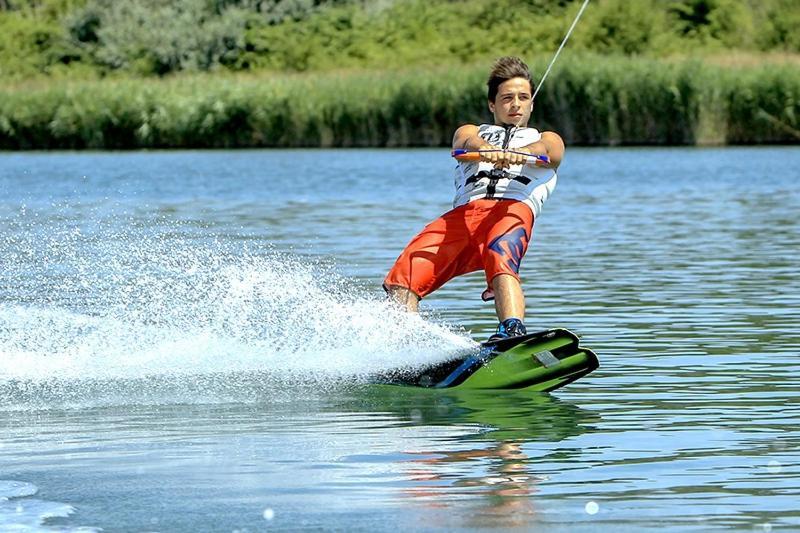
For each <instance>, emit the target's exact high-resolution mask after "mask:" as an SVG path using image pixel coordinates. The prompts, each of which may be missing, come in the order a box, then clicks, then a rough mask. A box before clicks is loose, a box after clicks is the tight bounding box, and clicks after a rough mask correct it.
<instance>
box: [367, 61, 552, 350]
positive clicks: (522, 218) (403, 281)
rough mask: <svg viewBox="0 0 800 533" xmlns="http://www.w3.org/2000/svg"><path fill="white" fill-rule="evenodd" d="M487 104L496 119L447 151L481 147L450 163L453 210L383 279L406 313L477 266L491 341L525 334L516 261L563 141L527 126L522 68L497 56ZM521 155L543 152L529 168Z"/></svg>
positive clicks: (528, 98)
mask: <svg viewBox="0 0 800 533" xmlns="http://www.w3.org/2000/svg"><path fill="white" fill-rule="evenodd" d="M487 85H488V104H489V111H491V113H492V115H493V116H494V124H482V125H480V126H476V125H473V124H467V125H464V126H461V127H460V128H458V129H457V130H456V132H455V135H454V137H453V149H454V150H458V149H463V150H468V151H480V161H475V162H466V161H461V162H459V163H458V165H457V166H456V172H455V185H456V196H455V200H454V201H453V209H452V210H451V211H448V212H447V213H445V214H444V215H442V216H441V217H439V218H437V219H436V220H434V221H433V222H431V223H430V224H428V225H427V226H425V228H424V229H423V230H422V231H421V232H420V233H419V234H418V235H417V236H416V237H414V238H413V239H412V240H411V242H410V243H409V244H408V246H407V247H406V249H405V250H403V253H402V254H400V257H399V258H398V259H397V262H396V263H395V264H394V266H393V267H392V269H391V270H390V271H389V273H388V274H387V275H386V278H385V279H384V283H383V287H384V289H385V290H386V292H387V293H388V295H389V297H390V298H391V299H392V300H394V301H395V302H397V303H399V304H400V305H402V306H404V307H405V308H406V309H407V310H409V311H417V310H418V308H419V301H420V300H421V299H422V298H424V297H426V296H427V295H429V294H431V293H432V292H433V291H435V290H436V289H438V288H439V287H441V286H442V285H444V284H445V283H446V282H447V281H449V280H451V279H453V278H454V277H456V276H460V275H462V274H467V273H469V272H475V271H477V270H481V269H482V270H483V271H484V272H485V273H486V283H487V289H486V290H485V291H484V292H483V295H482V298H483V299H484V301H486V300H490V299H492V298H494V300H495V310H496V311H497V317H498V319H499V321H500V325H499V326H498V327H497V332H496V333H495V334H494V335H492V336H491V337H490V339H489V340H496V339H502V338H506V337H514V336H517V335H524V334H525V333H526V329H525V325H524V323H523V320H524V318H525V297H524V295H523V293H522V286H521V285H520V280H519V273H518V272H519V265H520V261H521V260H522V257H523V256H524V255H525V251H526V250H527V248H528V243H529V241H530V238H531V232H532V231H533V222H534V220H535V218H536V217H538V216H539V213H540V211H541V208H542V204H543V203H544V201H545V200H547V198H548V197H549V196H550V194H552V192H553V189H554V188H555V186H556V180H557V176H556V169H557V168H558V165H559V164H560V163H561V159H562V158H563V156H564V142H563V141H562V140H561V137H560V136H559V135H558V134H556V133H554V132H552V131H545V132H541V133H540V132H539V131H538V130H536V129H534V128H529V127H527V126H528V120H529V119H530V116H531V111H532V110H533V98H532V96H533V92H534V91H533V82H532V81H531V75H530V72H529V70H528V66H527V65H526V64H525V63H524V62H523V61H522V60H521V59H519V58H517V57H503V58H500V59H499V60H497V62H496V63H495V64H494V66H493V68H492V71H491V73H490V74H489V81H488V83H487ZM526 154H531V155H542V156H547V158H548V161H549V162H548V163H546V164H544V165H537V166H533V165H532V164H531V163H528V164H525V163H526V161H528V157H527V155H526Z"/></svg>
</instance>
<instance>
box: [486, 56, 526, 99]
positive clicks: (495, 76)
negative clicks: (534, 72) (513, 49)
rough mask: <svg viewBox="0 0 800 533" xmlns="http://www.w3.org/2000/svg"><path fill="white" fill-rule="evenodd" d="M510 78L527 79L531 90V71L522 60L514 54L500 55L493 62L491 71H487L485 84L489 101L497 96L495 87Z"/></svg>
mask: <svg viewBox="0 0 800 533" xmlns="http://www.w3.org/2000/svg"><path fill="white" fill-rule="evenodd" d="M511 78H523V79H526V80H528V83H530V84H531V91H533V81H532V80H531V72H530V71H529V70H528V65H526V64H525V62H524V61H523V60H521V59H520V58H518V57H515V56H506V57H501V58H500V59H498V60H497V61H495V62H494V65H493V66H492V71H491V72H489V81H487V82H486V85H487V86H488V87H489V94H488V96H489V101H490V102H494V99H495V98H497V89H498V87H500V84H501V83H503V82H504V81H508V80H510V79H511Z"/></svg>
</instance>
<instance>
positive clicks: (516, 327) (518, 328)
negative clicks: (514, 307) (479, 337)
mask: <svg viewBox="0 0 800 533" xmlns="http://www.w3.org/2000/svg"><path fill="white" fill-rule="evenodd" d="M526 333H528V330H527V329H526V328H525V324H523V323H522V320H520V319H519V318H507V319H505V320H503V321H502V322H501V323H500V325H499V326H497V332H496V333H495V334H494V335H492V336H491V337H489V340H488V341H487V342H492V341H499V340H500V339H508V338H509V337H519V336H520V335H525V334H526Z"/></svg>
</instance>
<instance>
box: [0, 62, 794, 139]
mask: <svg viewBox="0 0 800 533" xmlns="http://www.w3.org/2000/svg"><path fill="white" fill-rule="evenodd" d="M532 66H533V67H534V71H535V72H541V71H542V70H543V67H544V60H543V61H541V62H537V63H536V64H535V65H532ZM485 71H486V65H481V66H480V67H471V68H462V69H459V70H444V69H427V70H417V71H401V72H392V71H378V72H369V71H364V72H344V73H324V74H304V75H285V74H281V75H272V76H270V75H263V74H262V75H258V76H254V75H251V76H244V75H242V76H231V75H195V76H186V77H174V78H167V79H163V80H143V79H110V80H101V81H85V82H76V81H66V82H61V83H60V84H58V85H56V84H55V82H52V81H51V82H49V84H48V85H41V86H40V85H36V84H35V83H34V82H29V83H28V84H23V85H6V86H0V148H2V149H63V148H66V149H85V148H99V149H122V148H236V147H300V146H336V147H357V146H444V145H447V144H449V143H450V140H451V137H452V133H453V130H454V129H455V128H456V127H457V126H458V125H460V124H463V123H467V122H482V121H487V120H489V119H490V117H489V115H488V111H487V109H486V102H485V86H484V83H485V75H486V72H485ZM533 123H534V125H536V126H538V127H540V129H553V130H555V131H558V132H560V133H561V134H562V135H563V136H564V138H565V139H566V140H567V142H568V143H569V144H583V145H617V144H624V145H630V144H664V145H693V144H730V143H735V144H751V143H796V142H798V141H800V69H798V68H796V66H795V65H791V64H787V65H765V66H758V67H723V66H714V65H709V64H703V63H700V62H692V61H688V62H677V63H671V62H664V61H661V62H656V61H652V60H636V59H624V58H599V57H583V58H570V59H569V60H565V61H564V62H562V63H561V64H560V65H558V66H557V68H556V69H554V71H553V72H552V73H551V74H550V76H549V78H548V80H547V83H546V85H545V86H544V87H543V89H542V92H540V94H539V96H538V97H537V102H536V107H535V111H534V120H533Z"/></svg>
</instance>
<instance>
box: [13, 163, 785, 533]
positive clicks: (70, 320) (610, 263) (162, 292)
mask: <svg viewBox="0 0 800 533" xmlns="http://www.w3.org/2000/svg"><path fill="white" fill-rule="evenodd" d="M452 166H453V164H452V161H451V160H450V159H449V157H448V153H447V151H446V150H331V151H323V150H307V151H301V150H297V151H218V152H205V151H183V152H137V153H126V152H117V153H4V154H0V531H68V532H74V531H95V530H99V529H102V530H104V531H164V532H172V531H179V532H184V531H185V532H194V531H240V532H241V531H262V530H267V529H283V530H296V529H303V530H320V529H334V530H342V531H373V530H382V531H385V530H397V529H401V530H408V529H412V530H413V529H418V530H428V529H431V530H436V529H438V530H453V529H455V530H459V529H461V530H466V529H470V530H472V529H478V530H494V529H505V530H520V531H530V530H538V531H605V530H614V531H640V530H646V529H650V528H653V527H659V528H662V529H664V530H671V531H713V530H729V529H740V530H747V531H767V532H768V531H783V530H786V531H790V530H794V531H797V530H800V510H798V509H799V507H798V502H800V359H799V358H798V355H799V352H800V268H799V267H798V257H800V254H799V253H798V250H799V249H800V222H798V218H799V217H798V215H799V214H800V149H798V148H795V147H783V148H724V149H621V148H618V149H570V150H569V151H568V153H567V157H566V159H565V163H564V164H563V165H562V168H561V171H560V182H559V185H558V188H557V189H556V193H555V195H554V196H553V198H552V199H551V200H550V201H549V202H548V203H547V204H546V205H545V209H544V212H543V214H542V216H541V217H540V219H539V220H537V222H536V226H535V229H534V238H533V242H532V245H531V247H530V249H529V252H528V255H527V257H526V258H525V260H524V261H523V266H522V269H521V275H522V277H523V281H524V287H525V290H526V295H527V303H528V319H527V323H528V327H529V330H537V329H544V328H547V327H554V326H560V327H567V328H569V329H571V330H573V331H575V332H576V333H578V334H579V335H580V336H581V337H582V343H583V344H584V345H586V346H588V347H591V348H592V349H594V350H595V351H596V352H597V354H598V356H599V358H600V361H601V367H600V368H599V369H598V370H597V371H595V372H594V373H592V374H591V375H589V376H587V377H585V378H583V379H581V380H579V381H578V382H576V383H573V384H571V385H569V386H567V387H566V388H564V389H561V390H559V391H556V392H555V393H553V394H549V395H548V394H532V393H528V394H525V393H520V392H511V391H501V392H484V393H480V394H478V393H473V394H467V395H465V394H463V393H452V392H451V393H447V392H443V391H427V390H415V389H407V388H393V387H379V386H370V385H368V384H366V382H367V381H368V376H369V375H370V373H373V372H376V371H380V370H382V369H383V370H385V369H387V368H392V367H396V366H399V365H410V366H414V365H423V364H425V363H426V362H429V361H433V360H439V359H443V358H446V357H448V355H449V354H452V353H453V352H454V351H456V350H461V349H464V348H465V347H470V346H471V345H472V344H471V343H472V341H471V340H470V337H472V338H475V339H478V340H480V339H484V338H485V337H486V336H487V335H488V334H489V333H490V332H491V331H492V330H493V329H494V327H495V321H494V319H493V308H492V306H491V304H487V303H483V302H481V301H480V292H481V290H482V288H483V283H484V282H483V279H482V276H481V274H474V275H471V276H466V277H463V278H460V279H458V280H455V281H453V282H451V283H450V284H448V285H447V286H446V287H444V288H443V289H442V290H441V291H440V292H438V293H436V294H435V295H434V296H433V297H431V298H430V299H429V300H426V302H424V304H425V305H424V310H425V313H424V320H423V319H422V318H419V317H415V316H410V315H405V314H401V313H398V312H397V311H395V310H393V309H391V308H389V307H388V306H387V305H386V304H385V303H384V301H383V295H382V291H381V289H380V283H381V280H382V277H383V275H384V274H385V272H386V270H387V269H388V268H389V267H390V266H391V264H392V262H393V261H394V259H395V258H396V256H397V255H398V254H399V252H400V250H401V249H402V247H403V246H404V245H405V244H406V243H407V242H408V240H409V239H410V238H411V236H412V235H413V234H414V233H415V232H416V231H418V230H419V229H420V228H421V227H422V226H423V225H424V224H425V223H426V222H427V221H428V220H429V219H431V218H433V217H435V216H437V215H438V214H440V213H441V212H443V211H445V210H446V209H448V207H449V202H450V200H451V199H452V177H451V173H452Z"/></svg>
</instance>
